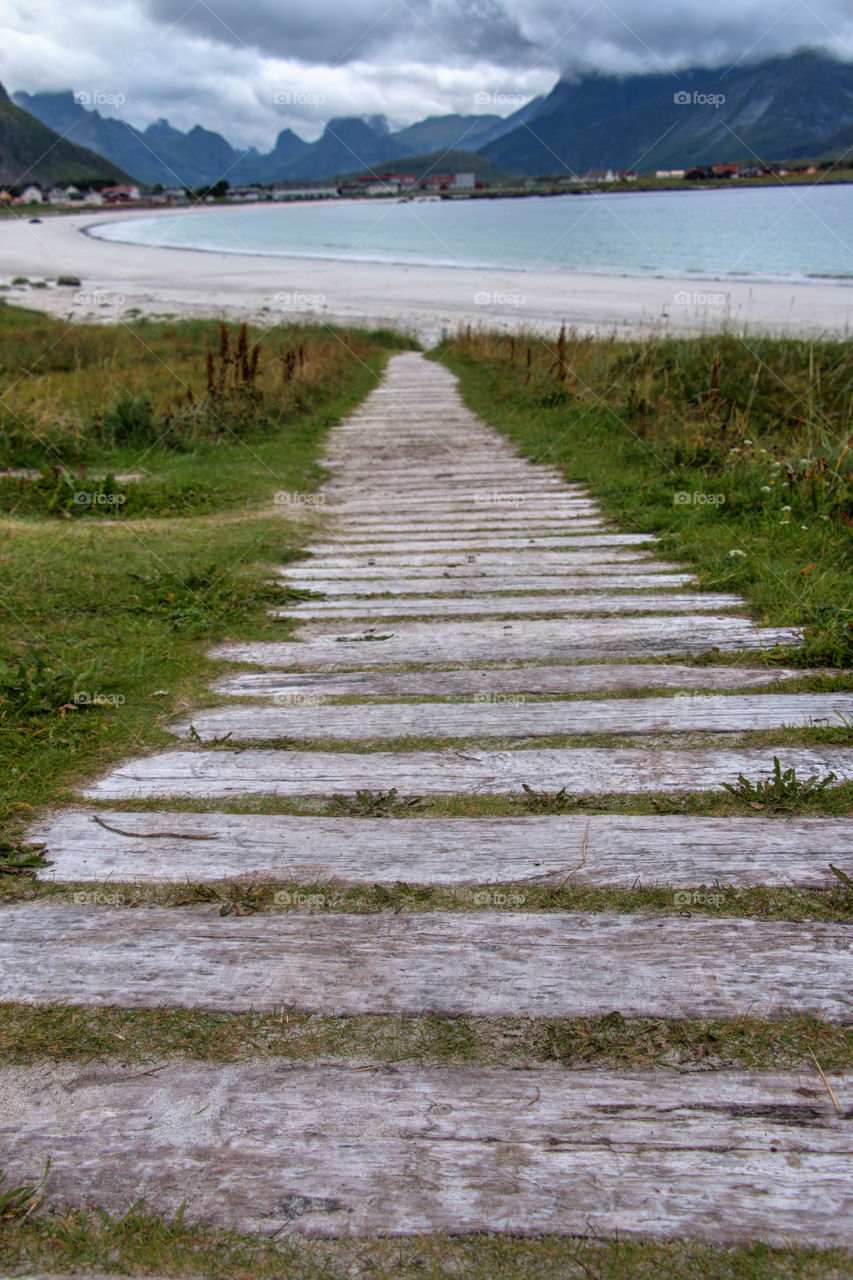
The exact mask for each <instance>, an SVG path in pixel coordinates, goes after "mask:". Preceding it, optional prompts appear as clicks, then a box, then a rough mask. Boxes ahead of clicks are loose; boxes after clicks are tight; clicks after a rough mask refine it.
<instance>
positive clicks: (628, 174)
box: [618, 169, 638, 182]
mask: <svg viewBox="0 0 853 1280" xmlns="http://www.w3.org/2000/svg"><path fill="white" fill-rule="evenodd" d="M637 176H638V175H637V170H636V169H620V170H619V174H618V177H619V181H620V182H636V181H637Z"/></svg>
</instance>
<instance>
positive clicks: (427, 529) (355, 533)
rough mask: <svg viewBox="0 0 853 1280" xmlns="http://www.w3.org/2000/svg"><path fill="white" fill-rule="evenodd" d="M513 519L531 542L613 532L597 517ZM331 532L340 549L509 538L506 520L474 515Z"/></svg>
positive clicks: (338, 526) (516, 531) (518, 533)
mask: <svg viewBox="0 0 853 1280" xmlns="http://www.w3.org/2000/svg"><path fill="white" fill-rule="evenodd" d="M511 519H512V536H513V537H515V538H521V537H524V538H527V539H528V540H529V541H531V542H532V541H534V540H535V541H539V539H540V538H544V537H549V536H557V535H560V536H564V537H565V538H566V539H569V538H572V537H574V535H575V533H576V532H577V530H579V529H580V530H581V531H582V532H586V531H588V530H601V531H602V532H608V531H609V532H614V528H613V525H612V524H610V523H609V522H608V521H606V520H601V519H599V518H598V517H590V516H583V517H576V518H575V517H569V516H562V517H557V516H555V517H554V518H553V519H550V520H549V519H535V520H524V519H519V520H517V519H516V518H515V513H513V515H512V517H511ZM329 532H330V533H331V534H332V535H333V536H334V539H335V543H336V544H340V546H341V547H347V546H356V545H359V544H361V543H363V542H377V543H379V542H381V543H386V542H393V543H397V542H411V541H417V542H418V543H420V542H457V541H459V540H460V539H464V540H466V541H470V540H471V539H472V538H473V539H475V540H476V539H477V538H478V537H479V536H480V535H481V534H482V536H483V537H484V538H485V537H489V538H491V537H506V534H507V520H506V518H504V519H503V520H494V519H493V520H489V519H488V518H486V519H477V518H476V516H475V517H474V518H473V519H471V520H461V521H460V520H457V519H456V518H453V517H451V516H448V518H447V520H446V521H445V520H439V521H436V522H434V523H433V522H430V523H426V522H423V523H418V524H414V525H405V526H403V527H401V528H396V527H395V525H394V523H393V522H392V521H390V520H389V521H388V523H387V524H385V525H384V526H373V525H371V526H369V527H367V528H365V529H360V528H358V527H355V528H354V527H353V526H351V525H344V524H343V523H342V522H336V523H335V525H334V527H333V528H332V529H330V530H329Z"/></svg>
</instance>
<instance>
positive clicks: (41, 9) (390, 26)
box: [0, 0, 853, 151]
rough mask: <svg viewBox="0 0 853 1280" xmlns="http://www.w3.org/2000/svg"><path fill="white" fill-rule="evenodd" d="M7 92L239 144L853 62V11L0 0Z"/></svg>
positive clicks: (823, 3) (744, 6)
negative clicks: (770, 59)
mask: <svg viewBox="0 0 853 1280" xmlns="http://www.w3.org/2000/svg"><path fill="white" fill-rule="evenodd" d="M0 24H2V40H0V79H2V81H3V84H4V85H5V87H6V89H7V90H8V91H9V92H12V91H13V90H16V89H24V90H26V91H27V92H30V93H34V92H37V91H39V90H57V89H73V90H74V91H75V92H77V93H81V94H90V95H92V102H93V103H94V104H97V105H98V108H99V110H100V111H101V114H102V115H114V116H120V117H122V118H123V119H125V120H128V121H130V122H131V123H132V124H135V125H137V126H140V127H144V126H145V125H147V124H150V123H151V121H152V120H154V119H157V118H158V117H160V116H165V117H167V118H168V119H169V121H170V122H171V123H172V124H174V125H176V126H177V127H178V128H181V129H188V128H190V127H191V126H192V125H194V124H197V123H198V124H202V125H204V126H205V127H207V128H210V129H216V130H218V131H219V132H220V133H223V134H224V135H225V136H226V137H227V138H228V140H229V141H230V142H232V143H234V144H235V145H241V146H247V145H255V146H257V147H258V149H259V150H260V151H268V150H270V148H271V147H272V145H273V143H274V141H275V137H276V134H277V133H278V131H279V129H282V128H284V127H286V126H289V127H290V128H292V129H294V130H295V131H296V132H297V133H299V134H300V135H301V136H302V137H304V138H307V139H309V140H311V139H314V138H316V137H317V136H319V134H320V133H321V132H322V128H323V125H324V123H325V121H326V120H328V119H331V118H332V117H333V116H341V115H367V114H374V113H381V114H384V115H386V116H387V117H388V119H389V121H390V123H391V127H392V128H400V127H402V126H403V125H406V124H411V123H412V122H413V121H415V120H421V119H423V118H424V117H425V116H429V115H440V114H445V113H447V112H451V111H458V112H460V113H461V114H464V115H469V114H479V113H482V112H486V111H493V112H495V113H497V114H499V115H507V114H509V112H511V111H513V110H515V109H516V108H517V107H518V106H519V105H521V103H522V102H523V101H525V100H527V99H529V98H531V97H534V96H535V95H536V94H540V93H547V92H548V91H549V90H550V89H551V88H552V86H553V84H554V82H555V81H556V79H557V77H558V76H559V75H560V73H561V71H567V70H568V71H571V70H588V69H590V68H598V69H600V70H606V71H611V72H619V73H622V72H636V71H645V70H672V71H673V72H676V71H677V70H678V69H679V68H683V67H685V66H688V65H691V64H694V65H695V64H701V65H706V66H708V65H712V66H713V65H728V64H731V63H733V62H735V61H753V60H755V59H756V58H758V57H761V56H768V55H770V54H772V53H778V52H787V51H790V50H793V49H795V48H798V47H801V46H803V45H812V46H821V47H824V48H827V49H829V50H832V51H834V52H835V53H836V54H837V55H838V56H840V57H842V58H845V59H847V60H850V59H853V7H851V4H850V0H811V2H810V3H805V2H804V0H793V3H789V2H788V0H715V3H713V4H709V3H708V0H675V2H674V3H671V4H664V5H663V6H661V4H660V0H568V2H566V0H308V2H307V3H306V2H305V0H284V2H283V0H210V3H206V2H205V0H71V2H69V0H3V16H2V17H0Z"/></svg>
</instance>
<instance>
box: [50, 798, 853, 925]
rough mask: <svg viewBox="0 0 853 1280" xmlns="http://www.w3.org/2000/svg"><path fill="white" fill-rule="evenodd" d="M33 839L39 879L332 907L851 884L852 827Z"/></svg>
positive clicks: (744, 823) (604, 823)
mask: <svg viewBox="0 0 853 1280" xmlns="http://www.w3.org/2000/svg"><path fill="white" fill-rule="evenodd" d="M29 838H30V839H32V840H36V841H39V842H42V843H44V845H45V852H46V854H47V856H48V857H49V858H50V859H51V861H52V864H53V865H52V866H50V867H48V868H47V869H46V870H44V871H40V872H39V875H40V877H41V878H42V879H49V880H57V881H81V880H82V881H87V880H88V881H93V880H94V881H99V882H100V881H107V880H110V881H113V882H114V883H115V882H119V883H121V882H126V881H135V882H145V883H157V882H169V881H172V882H174V881H181V880H184V879H187V880H191V881H193V882H198V881H211V880H227V879H239V880H248V881H251V882H255V883H257V882H258V881H259V880H262V881H263V880H266V881H269V880H279V881H282V880H283V881H295V882H297V883H302V884H306V885H312V884H317V883H319V882H329V881H332V882H334V883H333V884H331V885H329V886H328V888H327V889H326V890H324V892H325V894H326V896H328V897H334V892H335V890H334V884H377V883H379V884H394V883H396V882H397V881H403V882H404V883H406V884H424V885H446V886H459V887H463V886H472V885H485V884H507V883H510V882H511V883H513V884H514V885H517V886H521V887H522V889H523V887H524V886H525V885H540V884H551V885H553V884H561V883H571V884H588V885H608V886H613V887H618V888H623V889H628V888H630V887H631V886H632V885H634V884H636V883H637V882H639V883H641V884H644V885H648V884H669V885H672V886H674V888H675V889H677V890H678V891H680V892H681V894H682V898H684V894H685V892H686V893H687V897H686V900H685V906H686V907H687V909H691V910H692V909H694V908H695V909H698V910H700V911H701V910H703V909H704V905H703V904H705V903H706V901H707V902H709V903H710V906H711V907H714V906H715V905H716V904H715V901H714V900H713V899H706V895H705V894H704V893H702V892H701V891H696V892H695V893H694V892H690V891H691V890H695V889H696V886H699V885H713V884H714V883H715V882H717V881H719V882H720V883H723V884H727V883H730V884H734V885H736V886H738V887H740V886H744V885H757V884H767V885H790V886H795V887H797V888H813V889H825V888H828V887H830V886H831V885H833V884H835V883H837V879H836V877H835V875H834V874H833V872H832V871H831V870H830V867H829V863H830V862H833V863H835V864H836V865H837V866H840V867H841V869H842V870H843V871H846V872H847V873H848V874H850V875H853V818H785V819H779V818H777V819H768V818H761V817H750V818H696V817H681V816H678V815H667V816H663V817H646V816H639V815H638V816H627V817H623V816H618V815H611V814H600V815H599V814H593V815H591V816H590V817H586V816H585V815H573V814H567V815H561V816H554V817H550V816H548V817H524V818H447V819H434V818H406V819H402V818H383V819H372V818H313V817H312V818H303V817H291V816H284V817H283V816H280V815H275V814H236V813H169V814H152V813H137V812H134V811H130V812H116V811H113V810H94V811H93V810H87V809H80V810H77V809H64V810H62V811H61V812H59V813H56V814H54V815H52V816H51V817H49V818H47V819H44V820H42V821H41V822H39V823H37V824H36V825H35V826H34V827H33V828H31V830H30V832H29ZM481 896H482V895H481ZM504 896H506V895H504ZM694 898H695V901H694ZM489 901H490V899H489V898H488V896H486V897H485V898H484V903H486V904H488V903H489ZM516 905H518V902H517V900H516Z"/></svg>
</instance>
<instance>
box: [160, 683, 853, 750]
mask: <svg viewBox="0 0 853 1280" xmlns="http://www.w3.org/2000/svg"><path fill="white" fill-rule="evenodd" d="M514 697H515V698H520V697H522V695H519V694H515V695H513V694H487V693H484V694H481V695H480V700H479V701H473V702H449V703H448V702H409V703H406V702H388V703H370V704H366V703H357V704H356V705H354V706H340V705H332V706H328V705H324V706H316V707H311V706H305V705H299V704H290V705H284V706H273V707H269V706H262V707H245V706H237V707H235V706H226V707H218V708H216V709H215V710H213V711H195V712H193V714H192V716H190V717H189V719H185V720H181V721H180V722H179V723H178V724H175V725H172V726H170V727H171V730H172V732H173V733H177V734H180V735H182V736H186V735H187V734H189V733H190V726H192V728H193V730H194V731H195V733H197V734H198V735H199V736H200V737H201V738H203V739H204V740H209V739H212V738H221V737H222V736H223V735H224V734H226V733H227V734H229V735H230V736H231V738H233V739H234V741H241V740H242V741H251V740H252V739H255V740H257V741H260V740H261V739H264V738H300V739H319V738H345V739H350V740H353V741H354V740H357V739H360V738H363V739H366V738H380V739H388V738H405V737H425V738H477V737H484V736H485V737H493V738H506V737H515V738H545V737H550V736H552V735H555V734H579V733H622V734H632V733H745V732H747V731H748V730H752V729H776V728H779V727H780V726H782V725H790V726H801V725H813V724H829V725H835V726H839V725H841V724H843V722H844V720H845V719H853V693H755V694H729V695H728V696H722V695H721V696H717V697H715V696H714V695H713V694H711V695H704V696H699V697H691V696H690V695H688V696H686V697H674V698H617V699H613V700H603V699H578V700H577V701H572V702H525V701H524V700H523V698H522V700H521V701H512V699H513V698H514Z"/></svg>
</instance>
